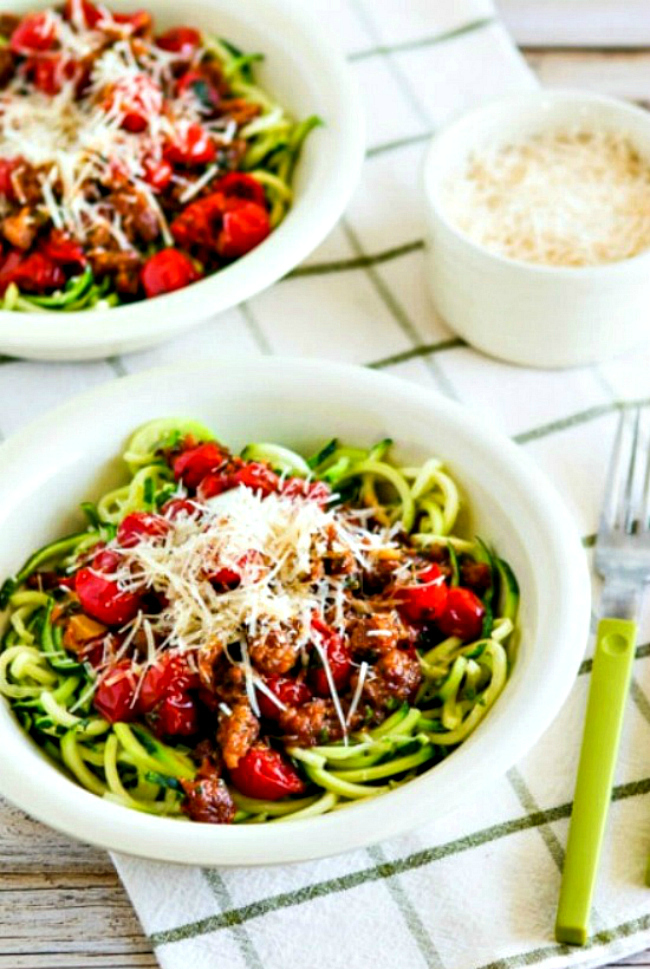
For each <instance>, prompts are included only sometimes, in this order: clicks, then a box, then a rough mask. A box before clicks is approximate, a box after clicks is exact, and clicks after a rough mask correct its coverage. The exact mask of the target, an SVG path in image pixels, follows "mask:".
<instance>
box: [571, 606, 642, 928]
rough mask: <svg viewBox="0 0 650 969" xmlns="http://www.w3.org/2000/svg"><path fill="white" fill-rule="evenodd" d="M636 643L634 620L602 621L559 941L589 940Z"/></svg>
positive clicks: (576, 790) (592, 682)
mask: <svg viewBox="0 0 650 969" xmlns="http://www.w3.org/2000/svg"><path fill="white" fill-rule="evenodd" d="M635 644H636V623H634V622H630V621H629V620H627V619H602V620H601V621H600V623H599V625H598V637H597V641H596V651H595V653H594V664H593V669H592V673H591V686H590V689H589V702H588V704H587V717H586V720H585V727H584V733H583V737H582V750H581V752H580V764H579V766H578V777H577V780H576V789H575V795H574V798H573V812H572V814H571V827H570V828H569V841H568V844H567V850H566V858H565V861H564V873H563V876H562V888H561V890H560V903H559V906H558V911H557V921H556V923H555V937H556V939H557V940H558V942H568V943H569V944H571V945H584V944H585V942H586V941H587V935H588V930H589V913H590V910H591V899H592V896H593V893H594V886H595V884H596V876H597V874H598V862H599V860H600V849H601V846H602V843H603V835H604V833H605V825H606V822H607V812H608V810H609V802H610V799H611V792H612V783H613V779H614V769H615V767H616V758H617V753H618V746H619V741H620V737H621V728H622V726H623V714H624V712H625V701H626V699H627V693H628V688H629V684H630V674H631V672H632V661H633V659H634V647H635Z"/></svg>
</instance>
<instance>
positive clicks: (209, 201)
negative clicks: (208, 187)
mask: <svg viewBox="0 0 650 969" xmlns="http://www.w3.org/2000/svg"><path fill="white" fill-rule="evenodd" d="M224 210H225V198H224V196H223V195H222V194H221V192H215V193H214V194H213V195H207V196H206V197H205V198H202V199H198V201H196V202H192V203H191V204H190V205H188V206H186V208H185V209H183V211H182V212H181V213H180V215H177V216H176V218H175V219H174V221H173V222H172V224H171V226H170V229H171V233H172V235H173V237H174V239H175V240H176V242H177V243H178V244H179V245H180V246H192V245H200V246H209V247H214V246H215V245H216V241H217V237H218V235H219V230H220V228H221V219H222V216H223V213H224Z"/></svg>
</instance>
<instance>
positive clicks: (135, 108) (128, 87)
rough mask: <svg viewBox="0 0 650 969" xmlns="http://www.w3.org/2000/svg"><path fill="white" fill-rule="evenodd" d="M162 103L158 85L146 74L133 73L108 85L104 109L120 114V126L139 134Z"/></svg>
mask: <svg viewBox="0 0 650 969" xmlns="http://www.w3.org/2000/svg"><path fill="white" fill-rule="evenodd" d="M162 105H163V95H162V91H161V89H160V87H159V85H158V84H156V82H155V81H154V80H153V79H152V78H151V77H149V75H148V74H135V75H134V76H133V77H129V78H127V79H125V80H123V81H122V80H121V81H117V82H116V83H115V84H113V85H112V86H111V87H110V90H109V92H108V95H107V97H106V99H105V101H104V110H105V111H108V112H118V113H119V114H121V115H122V122H121V123H122V127H123V128H124V129H125V130H126V131H130V132H131V133H132V134H139V133H140V132H142V131H146V129H147V128H148V127H149V118H150V117H151V115H152V114H153V115H156V114H160V111H161V109H162Z"/></svg>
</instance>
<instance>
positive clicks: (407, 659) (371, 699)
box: [352, 649, 422, 711]
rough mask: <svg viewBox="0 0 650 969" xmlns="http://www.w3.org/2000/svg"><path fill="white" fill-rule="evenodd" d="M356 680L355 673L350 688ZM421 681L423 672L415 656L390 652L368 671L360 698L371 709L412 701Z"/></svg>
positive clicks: (385, 707) (404, 651)
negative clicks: (396, 702)
mask: <svg viewBox="0 0 650 969" xmlns="http://www.w3.org/2000/svg"><path fill="white" fill-rule="evenodd" d="M357 678H358V674H355V676H354V677H353V679H352V688H353V689H354V688H355V687H356V681H357ZM421 682H422V670H421V667H420V662H419V660H418V658H417V656H416V655H414V654H413V653H411V652H410V651H407V650H403V649H391V650H390V651H389V652H388V653H386V654H385V655H384V656H382V657H381V658H380V659H379V661H378V662H377V663H376V665H375V666H372V667H370V669H369V670H368V672H367V675H366V678H365V680H364V683H363V690H362V697H363V699H364V700H365V701H366V702H367V703H369V704H370V705H371V706H372V707H373V709H374V710H376V711H379V710H386V709H387V706H388V705H389V704H390V703H394V702H395V701H398V702H403V701H405V700H406V701H412V700H413V699H414V697H415V694H416V693H417V691H418V688H419V686H420V683H421Z"/></svg>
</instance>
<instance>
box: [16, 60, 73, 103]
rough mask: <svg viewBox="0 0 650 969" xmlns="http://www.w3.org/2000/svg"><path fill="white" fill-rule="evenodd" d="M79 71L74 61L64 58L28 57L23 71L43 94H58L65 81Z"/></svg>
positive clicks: (69, 79)
mask: <svg viewBox="0 0 650 969" xmlns="http://www.w3.org/2000/svg"><path fill="white" fill-rule="evenodd" d="M79 70H80V68H79V65H78V64H77V62H76V61H73V60H69V59H68V58H65V57H58V56H56V57H55V56H51V55H50V56H47V57H40V56H39V57H30V58H28V60H27V62H26V64H25V71H26V73H27V75H28V77H30V78H31V79H32V81H33V83H34V86H35V87H37V88H38V90H39V91H42V92H43V94H49V95H50V96H53V95H55V94H58V93H59V91H60V90H61V88H62V87H63V84H64V82H65V81H71V80H72V79H73V78H74V77H75V75H76V74H77V72H78V71H79Z"/></svg>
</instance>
